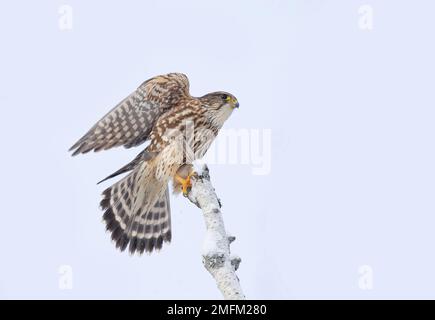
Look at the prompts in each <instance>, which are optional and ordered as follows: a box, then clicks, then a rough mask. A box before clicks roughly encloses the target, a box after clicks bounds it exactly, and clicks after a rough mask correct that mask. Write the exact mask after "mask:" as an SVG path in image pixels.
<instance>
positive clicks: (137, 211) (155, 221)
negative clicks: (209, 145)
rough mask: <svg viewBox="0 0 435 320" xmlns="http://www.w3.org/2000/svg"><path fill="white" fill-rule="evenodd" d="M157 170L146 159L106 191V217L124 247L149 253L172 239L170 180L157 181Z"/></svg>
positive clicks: (112, 231) (115, 240) (121, 246)
mask: <svg viewBox="0 0 435 320" xmlns="http://www.w3.org/2000/svg"><path fill="white" fill-rule="evenodd" d="M154 171H155V168H154V166H153V165H152V164H151V163H147V162H143V163H142V164H141V165H139V166H137V167H136V168H135V169H134V170H133V171H132V172H131V173H130V174H129V175H127V176H126V177H124V178H123V179H122V180H120V181H119V182H117V183H115V184H114V185H112V186H111V187H109V188H107V189H106V190H105V191H104V192H103V200H101V203H100V205H101V208H102V209H103V210H105V212H104V214H103V220H104V221H105V223H106V229H107V230H109V231H110V232H111V237H112V240H113V241H114V242H115V245H116V247H117V248H119V249H120V250H121V251H124V250H125V249H126V248H127V246H129V248H128V250H129V251H130V253H131V254H134V253H135V252H138V253H139V254H142V253H143V252H144V251H146V252H149V253H150V252H152V251H153V250H160V249H161V248H162V245H163V242H170V241H171V209H170V204H169V191H168V183H167V182H164V183H163V182H158V181H155V178H154V176H155V175H154Z"/></svg>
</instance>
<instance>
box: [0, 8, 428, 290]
mask: <svg viewBox="0 0 435 320" xmlns="http://www.w3.org/2000/svg"><path fill="white" fill-rule="evenodd" d="M64 4H67V5H70V6H71V7H72V9H73V29H72V30H70V31H61V30H60V29H59V27H58V19H59V14H58V9H59V7H60V6H61V5H64ZM366 4H368V5H371V7H372V8H373V10H374V11H373V12H374V16H373V17H374V20H373V23H374V24H373V30H372V31H367V30H361V29H360V28H359V27H358V19H359V15H358V9H359V7H360V6H361V5H366ZM434 12H435V3H434V2H433V1H429V0H426V1H423V0H419V1H410V0H408V1H398V0H394V1H393V0H382V1H380V0H372V1H355V0H353V1H349V0H341V1H338V0H336V1H332V0H331V1H320V0H310V1H302V0H299V1H290V0H289V1H284V0H282V1H279V0H274V1H267V0H255V1H252V0H251V1H230V0H221V1H213V2H212V1H183V4H182V3H181V1H175V0H173V1H168V0H166V1H122V2H121V1H92V2H91V1H78V0H70V1H45V2H42V1H39V2H35V1H19V2H12V1H10V2H8V3H5V2H2V4H1V5H0V35H1V42H2V49H1V53H0V55H1V59H0V87H1V89H0V104H1V110H2V119H3V121H2V125H1V126H0V133H1V136H2V147H3V156H2V160H1V161H2V184H1V194H2V209H1V210H0V213H1V219H2V226H3V228H2V232H1V233H0V251H1V253H2V259H1V260H2V263H1V264H0V297H1V298H59V299H63V298H145V299H153V298H155V299H157V298H181V299H193V298H202V299H209V298H220V297H221V296H220V293H219V292H218V290H217V289H216V287H215V283H214V281H213V280H212V278H211V277H210V275H209V274H208V273H207V272H206V271H205V269H204V268H203V266H202V264H201V257H200V252H201V246H202V241H203V238H204V223H203V219H202V217H201V213H200V211H199V210H198V209H197V208H196V207H194V206H193V205H191V204H190V203H188V202H187V201H186V200H185V199H183V198H182V197H178V198H175V199H174V198H173V199H172V226H173V242H172V243H171V245H169V246H165V247H164V249H163V250H162V251H161V252H160V253H159V254H153V255H151V256H146V255H145V256H143V257H130V256H129V255H128V254H126V253H120V252H118V251H117V250H115V247H114V246H113V244H112V243H111V241H110V239H109V235H108V234H107V233H105V231H104V225H103V224H102V223H101V215H102V212H101V211H100V210H99V208H98V203H99V200H100V193H101V191H102V190H103V189H104V188H105V187H106V186H107V185H108V184H106V185H104V186H100V185H98V186H97V185H96V182H97V181H99V180H100V179H101V178H103V177H105V176H106V175H107V174H109V173H111V172H113V171H114V170H116V169H118V168H119V167H120V166H122V165H123V164H125V163H126V162H128V161H129V160H131V159H132V158H133V157H134V156H135V155H136V154H137V153H138V152H139V151H140V150H141V148H136V149H134V150H125V149H122V148H121V149H116V150H113V151H108V152H104V153H98V154H88V155H85V156H80V157H76V158H71V157H70V155H69V154H68V153H67V149H68V148H69V147H70V146H71V144H72V143H73V142H75V140H77V139H78V138H79V137H80V136H81V135H82V134H83V133H84V132H85V131H86V130H87V129H89V127H90V126H91V125H93V124H94V122H95V121H96V120H98V119H99V118H100V117H101V116H102V115H104V114H105V113H106V112H107V111H108V110H109V109H110V108H112V107H113V106H114V105H115V104H116V103H117V102H119V101H120V100H121V99H123V98H124V97H125V96H126V95H128V94H129V93H130V92H131V91H132V90H134V89H135V88H136V87H137V86H138V85H139V84H140V83H142V82H143V81H144V80H146V79H147V78H149V77H152V76H154V75H157V74H162V73H166V72H174V71H177V72H183V73H186V74H187V75H188V76H189V78H190V83H191V92H192V94H193V95H198V96H199V95H203V94H205V93H207V92H210V91H215V90H225V91H229V92H231V93H233V94H234V95H235V96H237V98H238V99H239V101H240V106H241V107H240V110H237V111H236V112H235V113H234V114H233V116H232V117H231V118H230V119H229V121H228V122H227V124H226V126H225V128H227V129H230V128H232V129H247V130H250V132H252V131H256V130H257V131H258V132H263V130H270V132H271V137H272V140H271V154H270V156H271V157H270V159H271V171H270V173H269V174H267V175H254V174H253V170H252V167H251V166H250V165H244V164H239V165H230V164H226V165H225V164H214V165H211V166H210V167H211V168H210V169H211V175H212V181H213V183H214V185H215V187H216V190H217V193H218V195H219V197H220V198H221V199H222V202H223V205H224V206H223V212H224V215H225V222H226V225H227V228H228V230H229V231H230V232H232V233H233V234H234V235H236V236H237V240H236V242H235V243H234V245H233V251H234V253H237V254H238V255H240V256H241V258H242V264H241V266H240V270H239V271H238V274H239V277H240V280H241V284H242V287H243V288H244V291H245V294H246V295H247V296H248V298H256V299H263V298H264V299H269V298H277V299H284V298H287V299H295V298H435V276H434V273H433V270H434V269H435V258H434V253H433V252H434V249H433V247H434V243H435V233H434V231H433V230H434V224H435V218H434V214H435V203H434V191H435V184H434V181H435V169H434V163H435V152H434V148H433V147H434V143H433V141H434V137H435V126H434V119H435V98H434V94H433V92H434V89H433V87H434V71H435V63H434V57H435V52H434V51H435V50H434V49H435V47H434V42H433V36H434V34H433V33H434V30H435V21H434V19H433V13H434ZM252 165H253V164H252ZM61 265H69V266H71V268H72V275H73V282H72V283H73V286H72V289H71V290H61V289H59V285H58V283H59V274H58V270H59V267H60V266H61ZM362 265H369V266H370V267H371V268H372V271H373V288H372V289H371V290H362V289H360V288H359V286H358V283H359V277H360V275H359V274H358V268H359V267H360V266H362Z"/></svg>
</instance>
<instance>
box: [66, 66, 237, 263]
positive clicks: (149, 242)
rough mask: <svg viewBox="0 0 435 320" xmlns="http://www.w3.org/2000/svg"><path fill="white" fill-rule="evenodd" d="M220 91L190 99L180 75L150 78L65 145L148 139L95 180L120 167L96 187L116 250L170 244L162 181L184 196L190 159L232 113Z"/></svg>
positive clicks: (230, 101) (81, 149)
mask: <svg viewBox="0 0 435 320" xmlns="http://www.w3.org/2000/svg"><path fill="white" fill-rule="evenodd" d="M237 108H239V102H238V100H237V99H236V97H235V96H234V95H232V94H230V93H228V92H225V91H217V92H212V93H208V94H206V95H204V96H201V97H193V96H191V95H190V93H189V79H188V77H187V76H186V75H185V74H183V73H169V74H165V75H159V76H156V77H153V78H150V79H148V80H146V81H145V82H143V83H142V84H141V85H140V86H139V87H138V88H137V89H136V90H135V91H133V92H132V93H131V94H130V95H128V96H127V97H126V98H125V99H123V100H122V101H121V102H120V103H118V104H117V105H116V106H115V107H114V108H113V109H112V110H110V111H109V112H108V113H107V114H106V115H105V116H103V117H102V118H101V119H100V120H99V121H98V122H97V123H96V124H95V125H94V126H93V127H91V129H90V130H89V131H88V132H87V133H86V134H85V135H83V136H82V137H81V138H80V139H79V140H78V141H77V142H76V143H74V144H73V146H72V147H71V148H70V149H69V151H70V152H72V155H73V156H76V155H78V154H85V153H88V152H90V151H94V152H97V151H101V150H108V149H111V148H114V147H119V146H124V147H125V148H132V147H136V146H139V145H141V144H143V143H145V142H148V145H147V146H146V147H145V149H144V150H142V151H141V152H140V153H139V154H138V155H137V156H136V157H135V158H134V159H133V160H132V161H130V162H129V163H128V164H126V165H125V166H123V167H122V168H120V169H119V170H117V171H116V172H114V173H112V174H111V175H109V176H108V177H106V178H105V179H103V180H101V181H100V182H99V183H102V182H104V181H106V180H108V179H111V178H114V177H116V176H118V175H120V174H123V173H127V172H128V174H127V175H125V176H124V177H123V178H121V179H120V180H119V181H117V182H116V183H114V184H113V185H111V186H110V187H108V188H107V189H105V190H104V191H103V193H102V200H101V202H100V207H101V209H102V210H103V211H104V213H103V221H104V222H105V225H106V230H108V231H109V233H110V234H111V239H112V241H113V242H114V244H115V246H116V248H118V249H119V250H120V251H124V250H126V249H127V247H128V251H129V252H130V254H132V255H133V254H139V255H141V254H143V253H144V252H146V253H151V252H153V251H160V249H161V248H162V246H163V243H164V242H165V243H169V242H171V238H172V230H171V209H170V194H169V185H170V183H171V182H172V184H173V189H174V193H183V195H185V196H187V194H188V192H189V191H190V188H191V186H192V184H191V179H190V178H191V177H192V175H194V174H195V172H194V169H193V162H194V161H195V160H197V159H201V158H202V157H203V156H204V155H205V153H206V151H207V150H208V148H209V146H210V145H211V143H212V142H213V140H214V139H215V138H216V136H217V134H218V132H219V130H220V129H221V128H222V126H223V125H224V123H225V121H226V120H227V119H228V118H229V117H230V115H231V114H232V112H233V111H234V110H235V109H237Z"/></svg>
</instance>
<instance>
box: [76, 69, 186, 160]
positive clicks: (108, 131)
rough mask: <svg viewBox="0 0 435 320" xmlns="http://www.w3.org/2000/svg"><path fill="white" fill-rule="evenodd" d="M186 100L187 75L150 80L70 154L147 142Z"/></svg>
mask: <svg viewBox="0 0 435 320" xmlns="http://www.w3.org/2000/svg"><path fill="white" fill-rule="evenodd" d="M188 97H190V94H189V80H188V79H187V77H186V75H184V74H181V73H170V74H167V75H162V76H157V77H154V78H151V79H149V80H147V81H145V82H144V83H143V84H142V85H140V86H139V88H137V89H136V91H134V92H133V93H132V94H130V95H129V96H128V97H127V98H125V99H124V100H122V101H121V102H120V103H119V104H118V105H116V106H115V107H114V108H113V109H112V110H111V111H109V113H107V114H106V115H105V116H104V117H103V118H102V119H101V120H100V121H98V122H97V123H96V124H95V125H94V126H93V127H92V128H91V129H90V130H89V131H88V132H87V133H86V134H85V135H84V136H83V137H82V138H81V139H80V140H79V141H77V142H76V143H75V144H74V145H73V146H72V147H71V148H70V150H69V151H73V154H72V155H73V156H75V155H77V154H79V153H87V152H89V151H91V150H94V151H100V150H107V149H110V148H113V147H117V146H124V147H126V148H131V147H134V146H137V145H139V144H141V143H143V142H145V141H146V140H147V139H148V136H149V134H150V132H151V130H152V128H153V126H154V123H155V122H156V120H157V119H158V117H159V116H161V115H162V114H164V113H165V112H166V111H168V110H169V109H171V108H172V107H174V106H175V105H177V104H178V103H179V102H180V101H181V100H183V99H185V98H188Z"/></svg>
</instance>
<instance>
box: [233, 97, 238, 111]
mask: <svg viewBox="0 0 435 320" xmlns="http://www.w3.org/2000/svg"><path fill="white" fill-rule="evenodd" d="M235 108H239V101H237V100H236V99H234V100H233V109H235Z"/></svg>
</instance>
